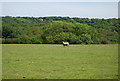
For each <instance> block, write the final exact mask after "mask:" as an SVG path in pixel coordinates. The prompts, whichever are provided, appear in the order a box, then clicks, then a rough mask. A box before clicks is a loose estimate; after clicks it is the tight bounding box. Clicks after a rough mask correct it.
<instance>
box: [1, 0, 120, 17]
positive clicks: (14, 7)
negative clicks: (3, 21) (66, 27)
mask: <svg viewBox="0 0 120 81" xmlns="http://www.w3.org/2000/svg"><path fill="white" fill-rule="evenodd" d="M32 1H33V0H31V1H30V0H29V2H24V1H23V2H22V0H21V2H14V0H11V2H10V0H9V2H8V1H7V0H4V1H3V2H2V16H34V17H39V16H42V17H43V16H69V17H82V18H117V17H118V2H117V0H116V1H115V0H114V2H113V1H112V0H109V2H108V1H105V0H104V1H103V2H98V1H99V0H98V1H96V2H94V0H93V1H91V2H90V1H89V2H87V0H85V1H86V2H85V1H84V2H82V1H83V0H82V1H78V2H77V0H75V1H74V2H73V0H69V2H55V1H54V0H53V1H51V2H48V1H47V0H45V1H46V2H42V1H39V2H35V1H34V2H32Z"/></svg>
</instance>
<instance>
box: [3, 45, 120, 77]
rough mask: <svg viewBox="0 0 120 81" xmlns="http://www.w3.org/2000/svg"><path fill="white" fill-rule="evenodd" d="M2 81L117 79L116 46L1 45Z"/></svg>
mask: <svg viewBox="0 0 120 81" xmlns="http://www.w3.org/2000/svg"><path fill="white" fill-rule="evenodd" d="M2 46H3V51H2V52H3V53H2V56H3V57H2V59H3V76H2V78H3V79H23V78H24V79H117V78H118V45H117V44H109V45H70V46H69V47H63V46H62V45H49V44H46V45H45V44H3V45H2Z"/></svg>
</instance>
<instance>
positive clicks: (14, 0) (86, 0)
mask: <svg viewBox="0 0 120 81" xmlns="http://www.w3.org/2000/svg"><path fill="white" fill-rule="evenodd" d="M1 1H2V2H119V0H1Z"/></svg>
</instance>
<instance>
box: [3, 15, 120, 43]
mask: <svg viewBox="0 0 120 81" xmlns="http://www.w3.org/2000/svg"><path fill="white" fill-rule="evenodd" d="M119 30H120V27H119V23H118V19H116V18H112V19H89V18H77V17H74V18H70V17H56V16H54V17H11V16H5V17H2V43H3V44H61V43H62V41H68V42H69V43H70V44H116V43H118V39H119V38H120V37H119Z"/></svg>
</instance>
